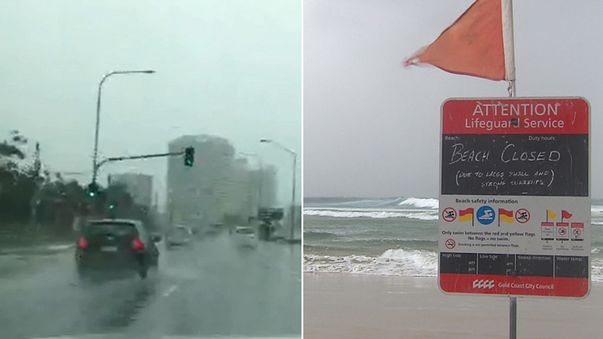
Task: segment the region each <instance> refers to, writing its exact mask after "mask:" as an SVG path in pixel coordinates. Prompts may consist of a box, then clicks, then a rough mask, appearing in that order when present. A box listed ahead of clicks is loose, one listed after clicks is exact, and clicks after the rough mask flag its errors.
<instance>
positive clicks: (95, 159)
mask: <svg viewBox="0 0 603 339" xmlns="http://www.w3.org/2000/svg"><path fill="white" fill-rule="evenodd" d="M152 73H155V71H154V70H142V71H112V72H109V73H107V74H105V75H104V76H103V78H102V79H101V81H100V82H99V84H98V95H97V98H96V126H95V129H94V150H93V152H92V182H93V183H96V177H97V171H98V166H97V162H98V131H99V126H100V109H101V93H102V89H103V83H105V80H107V78H109V77H110V76H112V75H116V74H152Z"/></svg>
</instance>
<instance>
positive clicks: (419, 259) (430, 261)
mask: <svg viewBox="0 0 603 339" xmlns="http://www.w3.org/2000/svg"><path fill="white" fill-rule="evenodd" d="M591 212H592V251H591V261H592V272H591V273H592V280H593V281H596V282H603V251H602V250H603V200H593V201H592V207H591ZM437 222H438V200H437V199H434V198H414V197H401V198H382V199H353V198H350V199H343V198H337V199H336V198H312V199H305V201H304V271H305V272H342V273H345V272H347V273H365V274H381V275H403V276H436V275H437V270H438V257H437V245H438V244H437V230H438V225H437Z"/></svg>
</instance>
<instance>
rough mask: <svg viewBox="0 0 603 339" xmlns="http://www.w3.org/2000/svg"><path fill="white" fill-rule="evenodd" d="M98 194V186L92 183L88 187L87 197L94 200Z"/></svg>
mask: <svg viewBox="0 0 603 339" xmlns="http://www.w3.org/2000/svg"><path fill="white" fill-rule="evenodd" d="M97 194H98V184H97V183H96V182H95V181H93V182H91V183H90V184H89V185H88V196H89V197H91V198H94V197H95V196H96V195H97Z"/></svg>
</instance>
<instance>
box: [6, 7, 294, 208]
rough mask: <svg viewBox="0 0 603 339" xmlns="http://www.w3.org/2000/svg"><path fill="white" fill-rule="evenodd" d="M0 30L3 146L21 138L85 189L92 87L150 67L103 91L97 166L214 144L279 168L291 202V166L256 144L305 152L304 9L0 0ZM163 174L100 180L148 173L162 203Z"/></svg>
mask: <svg viewBox="0 0 603 339" xmlns="http://www.w3.org/2000/svg"><path fill="white" fill-rule="evenodd" d="M0 21H1V22H2V23H3V29H2V31H1V32H0V41H2V53H0V81H1V83H2V90H1V91H0V140H2V139H4V138H6V137H7V135H8V131H9V130H12V129H17V130H19V131H21V132H22V133H23V134H24V135H25V136H27V137H29V138H30V140H31V141H32V143H33V142H35V141H39V142H40V144H41V147H42V160H43V162H44V164H46V165H47V168H49V169H51V170H53V171H68V172H83V173H84V174H83V175H80V176H79V177H77V179H79V180H80V181H83V182H86V181H89V180H90V172H91V167H92V160H91V154H92V145H93V140H94V123H95V110H96V95H97V86H98V82H99V81H100V79H101V77H102V76H103V75H104V74H105V73H107V72H109V71H111V70H130V69H154V70H156V71H157V73H156V74H153V75H125V76H113V77H111V78H110V79H109V80H108V81H107V82H106V83H105V85H104V86H103V101H102V113H101V131H100V142H99V153H100V155H101V156H119V155H126V154H129V155H134V154H146V153H156V152H164V151H166V150H167V143H168V141H169V140H171V139H173V138H176V137H178V136H180V135H185V134H213V135H218V136H222V137H224V138H227V139H229V140H230V141H231V142H232V143H233V144H234V146H235V147H236V148H237V150H238V151H243V152H257V153H260V154H261V155H263V158H264V161H265V163H272V164H275V165H277V166H279V167H280V169H279V175H280V179H281V185H280V192H279V193H280V196H281V198H282V201H289V199H290V198H289V197H290V192H291V184H290V182H291V163H292V159H291V156H290V155H289V154H287V153H285V152H283V151H281V150H278V149H277V148H275V147H273V146H270V145H265V144H260V143H259V139H260V138H272V139H275V140H278V141H279V142H280V143H282V144H283V145H286V146H288V147H290V148H292V149H294V150H296V151H297V152H298V153H300V152H301V4H300V2H299V1H280V0H262V1H253V2H249V1H245V0H233V1H226V2H225V1H221V0H207V1H116V0H115V1H114V0H112V1H98V2H97V1H75V0H57V1H0ZM199 160H202V159H199ZM252 161H253V160H252ZM298 164H299V162H298ZM165 167H166V160H165V159H158V160H148V161H130V162H124V163H121V164H111V165H107V166H105V167H103V170H102V173H101V177H102V178H103V179H104V178H106V174H108V173H111V172H142V173H148V174H153V175H155V176H156V178H157V179H158V181H157V182H156V184H157V190H158V191H159V192H160V193H163V192H165V186H164V184H163V182H164V181H165ZM300 167H301V166H298V170H299V168H300ZM298 177H299V176H298Z"/></svg>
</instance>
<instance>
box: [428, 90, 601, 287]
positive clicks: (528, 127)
mask: <svg viewBox="0 0 603 339" xmlns="http://www.w3.org/2000/svg"><path fill="white" fill-rule="evenodd" d="M589 124H590V123H589V105H588V103H587V102H586V101H585V100H584V99H582V98H478V99H449V100H447V101H446V102H444V104H443V105H442V139H441V180H440V206H441V208H440V215H441V218H440V221H439V234H440V236H439V246H438V247H439V251H440V257H439V276H438V277H439V285H440V288H441V289H442V290H443V291H444V292H448V293H473V294H488V295H517V296H555V297H576V298H579V297H584V296H586V295H587V294H588V291H589V286H590V249H591V248H590V247H591V244H590V242H591V241H590V230H589V227H590V218H591V216H590V183H589V170H590V160H589V157H590V148H589V144H590V129H589V128H590V127H589ZM451 211H454V212H455V213H454V217H452V214H451Z"/></svg>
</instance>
